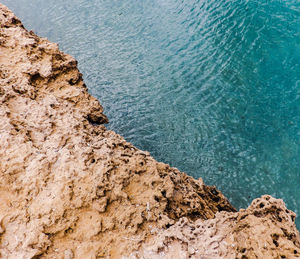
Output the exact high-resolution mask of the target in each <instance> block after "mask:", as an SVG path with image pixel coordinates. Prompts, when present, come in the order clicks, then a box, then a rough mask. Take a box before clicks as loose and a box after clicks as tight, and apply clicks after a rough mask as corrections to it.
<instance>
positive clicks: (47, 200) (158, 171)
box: [0, 4, 300, 258]
mask: <svg viewBox="0 0 300 259" xmlns="http://www.w3.org/2000/svg"><path fill="white" fill-rule="evenodd" d="M0 25H1V28H0V118H1V124H0V254H1V256H2V258H105V257H107V258H108V257H110V258H120V257H121V256H122V255H123V256H128V257H133V258H135V257H137V258H138V257H140V256H141V255H142V254H143V255H144V256H145V257H149V256H150V255H153V256H154V255H155V256H158V257H159V256H160V257H162V255H163V253H164V254H165V255H166V256H167V255H168V253H169V255H172V253H173V251H177V250H176V249H179V250H180V252H178V254H180V255H181V254H182V255H183V257H181V258H185V256H188V255H190V256H194V257H196V258H201V257H200V254H201V253H202V255H201V256H202V258H206V257H203V256H205V255H206V254H207V255H208V257H207V258H213V257H214V258H217V255H218V256H220V257H228V258H231V256H233V255H239V256H240V255H241V256H246V255H248V256H249V258H252V257H251V256H252V255H260V254H263V255H267V256H269V255H270V256H271V255H272V256H273V255H276V256H277V255H278V256H286V258H292V257H291V255H292V256H298V254H299V251H300V250H299V233H298V232H297V230H296V228H295V224H294V218H295V215H294V214H293V213H292V212H290V211H288V210H286V208H285V206H284V204H283V202H281V201H278V200H275V199H273V198H269V197H264V198H262V200H259V202H258V201H255V202H253V204H252V205H251V206H250V207H249V208H248V209H247V210H241V211H240V212H235V209H234V208H233V207H232V205H231V204H230V203H229V202H228V200H227V199H226V198H225V197H224V196H223V195H222V193H220V192H219V191H218V190H217V189H216V188H215V187H211V186H206V185H205V184H204V183H203V181H202V180H201V179H199V180H195V179H193V178H192V177H189V176H187V175H186V174H184V173H182V172H179V171H178V170H177V169H176V168H171V167H170V166H168V165H166V164H163V163H159V162H157V161H155V160H154V159H153V158H152V157H151V156H150V155H149V153H148V152H144V151H141V150H138V149H137V148H136V147H134V146H133V145H131V144H130V143H128V142H126V141H125V140H124V139H123V138H122V137H121V136H119V135H118V134H116V133H115V132H113V131H109V130H107V129H106V128H105V126H104V125H103V124H104V123H106V122H107V121H108V120H107V117H106V116H105V115H104V114H103V109H102V107H101V105H100V104H99V102H98V101H97V100H96V99H95V98H94V97H92V96H91V95H89V93H88V91H87V88H86V86H85V84H84V82H83V80H82V75H81V74H80V72H79V71H78V69H77V62H76V61H75V60H74V58H72V57H71V56H69V55H66V54H64V53H62V52H61V51H59V49H58V46H57V45H56V44H54V43H50V42H49V41H47V39H43V38H39V37H38V36H36V35H35V34H34V33H33V32H28V31H26V30H25V29H24V27H23V25H22V23H21V22H20V21H19V20H18V19H17V18H16V17H15V16H14V15H13V13H12V12H11V11H9V10H8V9H7V8H6V7H5V6H3V5H1V4H0ZM267 199H269V200H268V201H267ZM261 202H263V204H264V206H262V207H260V206H261V205H260V204H261ZM255 204H256V205H255ZM257 204H259V205H257ZM257 206H258V207H257ZM267 235H268V236H267ZM262 239H263V240H266V241H265V242H266V244H267V245H266V247H265V246H263V245H261V246H259V245H257V244H263V243H262V242H263V241H260V240H262ZM197 240H198V241H197ZM223 241H224V242H223ZM269 244H270V245H269ZM174 249H175V250H174ZM193 249H194V250H193ZM197 249H198V251H200V252H197ZM201 249H202V250H201ZM244 249H245V250H244ZM179 250H178V251H179ZM193 251H194V252H193ZM201 251H204V252H201ZM173 254H174V253H173ZM215 255H216V256H215ZM172 258H174V257H172ZM177 258H178V256H177ZM244 258H246V257H244ZM264 258H267V257H264Z"/></svg>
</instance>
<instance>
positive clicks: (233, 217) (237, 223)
mask: <svg viewBox="0 0 300 259" xmlns="http://www.w3.org/2000/svg"><path fill="white" fill-rule="evenodd" d="M294 220H295V213H293V212H292V211H290V210H287V209H286V207H285V205H284V202H283V201H282V200H277V199H274V198H272V197H271V196H267V195H265V196H263V197H261V198H260V199H256V200H254V201H253V202H252V204H251V205H250V206H249V207H248V208H247V209H246V210H244V209H242V210H240V211H239V212H225V211H223V212H218V213H216V217H215V218H213V219H208V220H202V219H198V220H196V221H195V222H191V221H189V220H188V219H187V218H181V219H180V220H179V221H178V222H177V223H176V224H174V225H173V226H171V227H170V228H169V229H164V230H159V231H158V234H157V236H156V237H153V238H152V240H150V241H148V243H147V244H143V246H142V248H141V249H140V250H139V251H138V252H135V253H132V254H131V256H129V258H130V257H131V258H137V257H138V258H151V259H158V258H203V259H204V258H205V259H206V258H243V259H246V258H266V259H267V258H270V259H271V258H300V238H299V233H298V231H297V229H296V227H295V223H294ZM178 255H180V256H179V257H178ZM142 256H143V257H142Z"/></svg>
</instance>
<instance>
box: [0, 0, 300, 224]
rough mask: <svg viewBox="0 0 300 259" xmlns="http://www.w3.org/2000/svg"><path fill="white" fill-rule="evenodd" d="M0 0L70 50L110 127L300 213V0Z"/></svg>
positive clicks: (193, 169)
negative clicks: (278, 200) (273, 197)
mask: <svg viewBox="0 0 300 259" xmlns="http://www.w3.org/2000/svg"><path fill="white" fill-rule="evenodd" d="M2 2H3V3H4V4H6V5H8V6H9V7H10V8H11V9H12V10H13V11H14V12H15V13H16V14H17V15H18V16H19V17H20V18H21V19H22V20H23V22H24V24H25V25H26V27H27V28H29V29H32V30H34V31H35V32H36V33H38V34H39V35H41V36H45V37H48V38H49V39H50V40H51V41H55V42H58V43H59V44H60V47H61V49H62V50H64V51H66V52H68V53H70V54H72V55H73V56H75V57H76V59H77V60H78V61H79V67H80V70H81V71H82V72H83V74H84V79H85V81H86V83H87V85H88V87H89V91H90V92H91V93H92V94H93V95H95V96H96V97H98V98H99V100H100V101H101V103H102V105H103V106H104V108H105V113H106V114H107V115H108V117H109V118H110V124H109V125H108V127H109V128H110V129H113V130H115V131H117V132H118V133H120V134H121V135H123V136H124V137H125V138H126V139H127V140H129V141H131V142H132V143H133V144H135V145H136V146H138V147H139V148H141V149H144V150H148V151H150V152H151V154H152V155H153V156H154V157H155V158H156V159H158V160H160V161H164V162H166V163H169V164H171V165H172V166H175V167H177V168H179V169H180V170H182V171H185V172H187V173H188V174H190V175H192V176H194V177H196V178H198V177H202V178H203V179H204V180H205V182H206V183H208V184H213V185H217V187H218V188H219V189H220V190H221V191H222V192H223V193H224V194H225V195H226V196H227V197H228V198H229V199H230V201H231V202H232V203H233V204H234V205H235V206H236V207H238V208H240V207H246V206H248V205H249V203H250V201H251V200H252V199H254V198H256V197H258V196H260V195H262V194H266V193H268V194H271V195H273V196H275V197H277V198H282V199H284V201H285V202H286V204H287V206H288V208H289V209H292V210H294V211H296V212H297V213H298V214H299V213H300V64H299V61H300V2H299V1H297V0H296V1H293V0H290V1H276V0H274V1H262V0H260V1H246V0H244V1H213V0H207V1H199V0H198V1H197V0H181V1H179V0H151V1H150V0H143V1H137V0H136V1H134V0H123V1H113V0H102V1H91V0H64V1H57V0H56V1H54V0H49V1H38V0H32V1H27V0H14V1H8V0H7V1H2ZM297 223H298V226H299V224H300V218H298V219H297Z"/></svg>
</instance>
